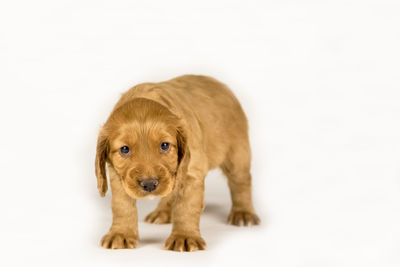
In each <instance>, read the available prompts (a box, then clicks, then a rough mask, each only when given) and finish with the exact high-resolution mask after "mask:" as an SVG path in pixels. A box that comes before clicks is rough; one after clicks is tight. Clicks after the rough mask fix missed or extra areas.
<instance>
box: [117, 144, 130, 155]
mask: <svg viewBox="0 0 400 267" xmlns="http://www.w3.org/2000/svg"><path fill="white" fill-rule="evenodd" d="M119 150H120V151H121V154H122V155H124V156H126V155H128V154H129V152H130V150H129V147H128V146H123V147H121V148H120V149H119Z"/></svg>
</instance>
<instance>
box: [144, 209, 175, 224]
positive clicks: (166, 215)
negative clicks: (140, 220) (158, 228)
mask: <svg viewBox="0 0 400 267" xmlns="http://www.w3.org/2000/svg"><path fill="white" fill-rule="evenodd" d="M144 220H145V221H146V222H148V223H156V224H164V223H170V222H171V212H170V211H165V210H155V211H153V212H152V213H150V214H149V215H147V216H146V218H145V219H144Z"/></svg>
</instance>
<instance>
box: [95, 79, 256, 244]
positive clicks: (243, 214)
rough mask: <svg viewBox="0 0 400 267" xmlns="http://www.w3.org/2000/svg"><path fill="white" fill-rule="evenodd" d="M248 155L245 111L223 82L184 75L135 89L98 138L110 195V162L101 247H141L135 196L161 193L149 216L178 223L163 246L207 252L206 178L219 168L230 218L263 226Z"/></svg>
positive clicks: (101, 186)
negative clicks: (108, 214)
mask: <svg viewBox="0 0 400 267" xmlns="http://www.w3.org/2000/svg"><path fill="white" fill-rule="evenodd" d="M250 158H251V155H250V146H249V138H248V127H247V119H246V116H245V114H244V112H243V110H242V108H241V106H240V104H239V102H238V100H237V99H236V98H235V96H234V95H233V93H232V92H231V91H230V90H229V89H228V88H227V87H226V86H225V85H224V84H222V83H220V82H218V81H217V80H215V79H213V78H210V77H205V76H195V75H185V76H181V77H177V78H175V79H172V80H169V81H165V82H160V83H143V84H139V85H137V86H135V87H133V88H132V89H130V90H129V91H127V92H126V93H124V94H123V95H122V97H121V98H120V100H119V101H118V103H117V104H116V105H115V107H114V109H113V111H112V112H111V115H110V116H109V118H108V120H107V121H106V123H105V124H104V126H103V127H102V129H101V130H100V133H99V137H98V142H97V153H96V160H95V161H96V162H95V169H96V176H97V187H98V190H99V192H100V195H101V196H104V195H105V194H106V192H107V188H108V186H107V178H106V165H107V167H108V174H109V176H110V183H111V191H112V213H113V222H112V225H111V228H110V231H109V232H108V233H107V234H106V235H105V236H104V237H103V239H102V240H101V245H102V246H103V247H105V248H111V249H120V248H135V247H136V245H137V244H138V239H139V235H138V219H137V210H136V199H139V198H153V197H160V198H161V200H160V202H159V204H158V207H157V208H156V209H155V210H154V211H153V212H152V213H150V214H149V215H148V216H147V217H146V219H145V220H146V222H149V223H160V224H161V223H170V222H172V232H171V235H170V236H169V238H168V239H167V241H166V242H165V248H166V249H169V250H174V251H195V250H203V249H205V247H206V243H205V242H204V240H203V238H202V237H201V235H200V229H199V221H200V213H201V212H202V210H203V197H204V178H205V176H206V174H207V172H208V171H209V170H211V169H214V168H216V167H220V168H221V169H222V171H223V172H224V173H225V175H226V176H227V177H228V185H229V189H230V192H231V198H232V209H231V212H230V214H229V216H228V223H229V224H232V225H251V224H254V225H255V224H259V222H260V220H259V218H258V216H257V215H256V214H255V211H254V208H253V204H252V197H251V175H250Z"/></svg>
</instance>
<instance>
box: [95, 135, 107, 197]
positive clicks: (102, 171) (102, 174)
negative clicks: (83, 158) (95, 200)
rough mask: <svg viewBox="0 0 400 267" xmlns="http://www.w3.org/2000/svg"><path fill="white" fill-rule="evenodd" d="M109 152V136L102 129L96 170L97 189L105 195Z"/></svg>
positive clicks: (98, 140) (97, 151) (98, 142)
mask: <svg viewBox="0 0 400 267" xmlns="http://www.w3.org/2000/svg"><path fill="white" fill-rule="evenodd" d="M108 152H109V145H108V137H107V135H106V134H105V133H104V130H101V131H100V133H99V137H98V139H97V149H96V160H95V170H96V176H97V189H98V190H99V193H100V196H102V197H104V196H105V195H106V193H107V189H108V186H107V174H106V161H107V156H108Z"/></svg>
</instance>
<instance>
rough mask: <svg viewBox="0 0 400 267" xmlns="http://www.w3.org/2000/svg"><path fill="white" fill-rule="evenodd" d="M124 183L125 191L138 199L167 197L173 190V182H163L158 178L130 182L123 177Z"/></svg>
mask: <svg viewBox="0 0 400 267" xmlns="http://www.w3.org/2000/svg"><path fill="white" fill-rule="evenodd" d="M122 184H123V187H124V189H125V192H126V193H127V194H128V195H129V196H130V197H132V198H136V199H140V198H145V199H154V198H160V197H165V196H166V195H168V194H169V193H170V192H171V191H172V185H171V183H168V182H162V181H160V180H158V179H157V180H156V181H149V180H147V179H146V180H138V181H137V182H133V181H132V182H129V181H126V180H124V179H123V180H122Z"/></svg>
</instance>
